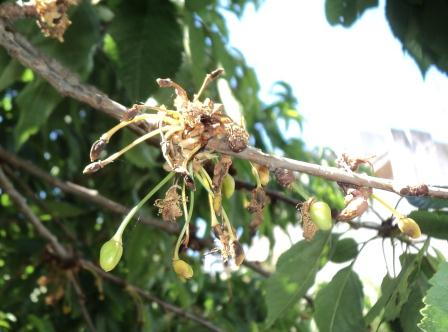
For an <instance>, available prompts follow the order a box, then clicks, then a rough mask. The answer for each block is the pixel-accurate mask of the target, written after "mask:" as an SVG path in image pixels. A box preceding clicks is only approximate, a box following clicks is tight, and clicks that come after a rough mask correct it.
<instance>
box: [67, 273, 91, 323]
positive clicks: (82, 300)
mask: <svg viewBox="0 0 448 332" xmlns="http://www.w3.org/2000/svg"><path fill="white" fill-rule="evenodd" d="M67 278H68V279H69V280H70V282H71V283H72V285H73V288H74V289H75V293H76V296H77V297H78V303H79V307H80V309H81V314H82V316H83V318H84V320H85V321H86V324H87V327H88V329H89V330H90V332H96V329H95V326H94V325H93V321H92V317H90V314H89V311H88V310H87V308H86V296H85V295H84V292H83V291H82V288H81V285H80V284H79V282H78V280H77V279H76V275H75V274H74V273H73V271H71V270H69V271H67Z"/></svg>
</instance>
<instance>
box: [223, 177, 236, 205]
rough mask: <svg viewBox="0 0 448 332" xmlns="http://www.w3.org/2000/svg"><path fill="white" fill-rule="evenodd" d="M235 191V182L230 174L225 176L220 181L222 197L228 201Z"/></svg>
mask: <svg viewBox="0 0 448 332" xmlns="http://www.w3.org/2000/svg"><path fill="white" fill-rule="evenodd" d="M234 191H235V180H234V179H233V177H232V176H231V175H230V174H226V176H224V179H223V180H222V193H223V194H224V197H225V198H227V199H229V198H230V197H232V195H233V192H234Z"/></svg>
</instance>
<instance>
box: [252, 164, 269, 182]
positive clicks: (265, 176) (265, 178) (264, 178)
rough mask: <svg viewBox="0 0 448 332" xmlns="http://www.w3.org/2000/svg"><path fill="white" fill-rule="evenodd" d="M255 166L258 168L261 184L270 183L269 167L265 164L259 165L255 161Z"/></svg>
mask: <svg viewBox="0 0 448 332" xmlns="http://www.w3.org/2000/svg"><path fill="white" fill-rule="evenodd" d="M254 166H255V168H256V169H257V172H258V176H259V178H260V182H261V184H262V185H263V186H266V185H267V184H268V183H269V168H267V167H266V166H264V165H258V164H255V163H254Z"/></svg>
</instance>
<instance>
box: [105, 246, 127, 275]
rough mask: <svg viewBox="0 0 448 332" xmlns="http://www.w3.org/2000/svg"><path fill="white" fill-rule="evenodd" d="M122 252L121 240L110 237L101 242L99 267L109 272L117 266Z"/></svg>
mask: <svg viewBox="0 0 448 332" xmlns="http://www.w3.org/2000/svg"><path fill="white" fill-rule="evenodd" d="M122 254H123V245H122V244H121V241H117V240H114V239H110V240H109V241H107V242H106V243H104V244H103V246H102V247H101V251H100V266H101V268H102V269H103V270H104V271H106V272H109V271H111V270H113V269H114V268H115V266H117V264H118V262H120V259H121V255H122Z"/></svg>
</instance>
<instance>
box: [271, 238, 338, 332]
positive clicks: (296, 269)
mask: <svg viewBox="0 0 448 332" xmlns="http://www.w3.org/2000/svg"><path fill="white" fill-rule="evenodd" d="M329 239H330V232H319V234H318V235H317V236H316V237H315V238H314V239H313V240H312V241H300V242H299V243H297V244H295V245H294V246H292V247H291V248H290V249H289V250H288V251H286V252H285V253H283V255H281V256H280V258H279V260H278V262H277V266H276V270H275V272H274V273H273V274H272V276H271V277H270V278H269V279H268V282H267V284H266V305H267V307H268V317H267V319H266V326H267V327H269V326H271V325H272V324H273V323H274V322H275V321H276V320H277V319H278V318H279V317H280V316H281V315H283V314H284V312H285V311H286V310H287V309H289V308H290V307H291V306H293V305H294V304H295V303H297V301H298V300H299V298H300V297H302V296H303V295H305V293H306V291H307V290H308V288H309V287H311V285H312V284H313V283H314V278H315V276H316V273H317V271H318V269H319V263H320V259H321V257H322V255H323V253H324V252H325V247H326V245H327V243H328V241H329Z"/></svg>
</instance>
